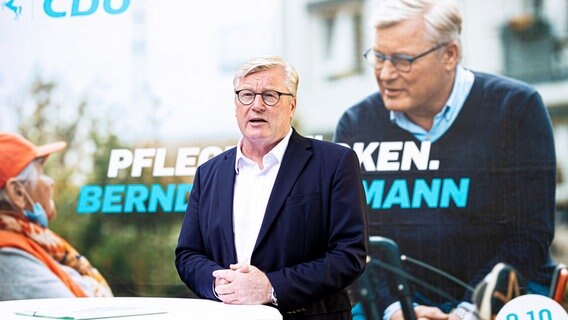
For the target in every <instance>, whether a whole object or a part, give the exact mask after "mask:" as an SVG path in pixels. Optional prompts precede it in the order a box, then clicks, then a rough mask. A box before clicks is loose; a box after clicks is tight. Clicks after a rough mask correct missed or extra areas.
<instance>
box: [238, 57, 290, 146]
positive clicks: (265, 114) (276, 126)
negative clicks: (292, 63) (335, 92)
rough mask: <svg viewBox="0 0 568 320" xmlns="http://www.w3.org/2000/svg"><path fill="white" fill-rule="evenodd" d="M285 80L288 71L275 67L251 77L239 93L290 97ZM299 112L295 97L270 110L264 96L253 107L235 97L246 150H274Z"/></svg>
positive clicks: (258, 96)
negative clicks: (295, 113) (249, 91)
mask: <svg viewBox="0 0 568 320" xmlns="http://www.w3.org/2000/svg"><path fill="white" fill-rule="evenodd" d="M284 79H285V73H284V70H283V69H282V68H279V67H275V68H271V69H269V70H265V71H260V72H256V73H253V74H249V75H248V76H246V77H244V78H243V79H242V80H241V81H240V82H239V83H238V85H237V88H235V90H237V91H238V90H242V89H249V90H252V91H254V92H255V93H261V92H264V91H265V90H275V91H279V92H282V93H289V92H288V89H287V88H286V86H285V85H284ZM295 110H296V99H295V98H294V97H292V96H286V95H282V96H280V100H279V101H278V103H277V104H276V105H274V106H267V105H266V104H265V103H264V101H263V100H262V97H261V95H257V96H256V97H255V99H254V101H253V103H252V104H250V105H244V104H242V103H241V102H240V101H239V99H238V98H237V97H236V96H235V113H236V116H237V122H238V125H239V129H240V130H241V133H242V134H243V137H244V139H243V144H244V145H245V147H253V148H262V149H264V148H268V149H271V148H272V147H274V146H275V145H276V144H278V142H280V141H281V140H282V139H283V138H284V137H285V136H286V134H288V131H289V130H290V125H291V122H292V118H293V116H294V111H295Z"/></svg>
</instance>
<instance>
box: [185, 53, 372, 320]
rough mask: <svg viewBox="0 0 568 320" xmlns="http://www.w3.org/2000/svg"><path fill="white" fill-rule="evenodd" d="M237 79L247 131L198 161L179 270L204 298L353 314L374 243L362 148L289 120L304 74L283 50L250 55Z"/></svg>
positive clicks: (319, 314) (316, 314)
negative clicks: (350, 289) (317, 135)
mask: <svg viewBox="0 0 568 320" xmlns="http://www.w3.org/2000/svg"><path fill="white" fill-rule="evenodd" d="M233 85H234V88H235V95H236V96H235V104H236V107H235V113H236V117H237V122H238V125H239V129H240V131H241V132H242V135H243V136H242V138H241V139H240V141H239V143H238V145H237V147H236V148H233V149H230V150H228V151H226V152H224V153H222V154H220V155H219V156H217V157H215V158H213V159H211V160H209V161H208V162H206V163H205V164H203V165H201V166H200V167H199V168H198V169H197V173H196V175H195V179H194V181H193V190H192V192H191V195H190V199H189V204H188V207H187V211H186V214H185V218H184V222H183V225H182V228H181V232H180V236H179V241H178V245H177V248H176V267H177V270H178V272H179V275H180V277H181V279H182V280H183V281H184V282H185V283H186V284H187V286H188V287H189V288H190V289H191V290H192V291H193V292H195V293H196V294H197V295H198V296H200V297H202V298H207V299H212V300H219V301H223V302H224V303H229V304H270V305H273V306H275V307H277V308H278V310H279V311H280V312H281V313H282V315H283V316H284V319H351V313H350V309H351V304H350V301H349V297H348V295H347V293H346V290H345V288H346V287H347V286H348V285H349V284H351V283H352V282H353V281H354V280H355V279H356V278H357V277H358V276H359V275H360V274H361V273H362V271H363V269H364V266H365V257H366V243H367V233H366V218H365V199H364V193H363V190H362V184H361V176H360V170H359V161H358V159H357V156H356V154H355V153H354V152H353V151H352V150H350V149H348V148H346V147H343V146H339V145H336V144H333V143H330V142H324V141H318V140H313V139H308V138H305V137H302V136H301V135H299V134H298V133H297V132H296V131H295V130H294V129H293V128H292V126H291V122H292V118H293V116H294V112H295V111H296V91H297V87H298V74H297V73H296V71H295V70H294V68H293V67H292V66H291V65H290V64H288V63H287V62H285V61H284V60H282V59H281V58H279V57H272V56H269V57H258V58H253V59H251V60H250V61H248V62H246V63H245V64H243V65H242V66H241V68H240V69H239V70H238V71H237V73H236V74H235V78H234V81H233Z"/></svg>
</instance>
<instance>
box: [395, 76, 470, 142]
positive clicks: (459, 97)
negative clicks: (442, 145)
mask: <svg viewBox="0 0 568 320" xmlns="http://www.w3.org/2000/svg"><path fill="white" fill-rule="evenodd" d="M473 80H474V76H473V72H471V71H469V70H466V69H464V68H463V67H461V66H458V67H457V68H456V80H455V81H454V87H453V88H452V93H451V94H450V97H449V98H448V101H447V102H446V105H445V106H444V108H442V110H441V111H440V112H438V114H436V116H435V117H434V123H433V124H432V128H431V129H430V130H429V131H426V130H424V129H423V128H422V127H420V126H418V125H416V124H415V123H414V122H412V121H410V120H409V119H408V118H407V117H406V116H405V115H404V113H403V112H398V111H391V112H390V118H391V121H392V122H394V123H395V124H396V125H397V126H399V127H400V128H402V129H404V130H406V131H408V132H410V133H412V135H413V136H414V137H416V139H418V140H420V141H430V142H435V141H436V140H438V139H439V138H440V137H441V136H442V135H444V133H446V131H448V129H449V128H450V126H451V125H452V123H454V121H455V120H456V118H457V117H458V114H459V113H460V110H461V108H462V107H463V104H464V102H465V99H467V96H468V95H469V92H470V91H471V87H472V86H473Z"/></svg>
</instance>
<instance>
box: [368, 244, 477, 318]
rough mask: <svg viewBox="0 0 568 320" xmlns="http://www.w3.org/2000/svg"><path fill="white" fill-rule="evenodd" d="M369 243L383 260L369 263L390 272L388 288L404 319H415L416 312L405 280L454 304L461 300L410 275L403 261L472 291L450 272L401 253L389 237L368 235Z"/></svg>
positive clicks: (410, 291)
mask: <svg viewBox="0 0 568 320" xmlns="http://www.w3.org/2000/svg"><path fill="white" fill-rule="evenodd" d="M369 243H370V245H371V246H372V247H376V248H377V249H379V254H380V257H381V259H382V260H383V261H381V260H377V259H375V260H373V259H371V263H370V264H371V265H373V264H374V265H376V266H379V267H381V268H383V269H385V270H387V271H388V272H389V273H391V274H392V276H391V277H388V279H387V281H388V283H389V290H390V291H391V293H393V294H394V295H395V296H396V297H397V298H398V299H399V301H400V304H401V307H402V312H403V315H404V319H405V320H416V314H415V313H414V308H413V307H412V294H413V293H412V290H411V287H410V286H409V284H408V281H407V280H409V281H411V282H413V283H415V284H417V285H419V286H420V287H422V288H424V289H426V290H428V291H430V292H433V293H435V294H437V295H439V296H441V297H444V298H445V299H447V300H448V301H451V302H453V303H455V304H456V305H457V304H459V303H460V302H461V301H459V300H457V299H456V298H454V297H453V296H451V295H449V294H448V293H447V292H445V291H443V290H440V289H438V288H436V287H434V286H433V285H431V284H429V283H427V282H425V281H423V280H420V279H418V278H416V277H414V276H413V275H411V274H410V273H408V272H407V271H406V270H405V269H404V268H403V266H402V262H403V261H404V262H410V263H413V264H415V265H418V266H420V267H422V268H425V269H427V270H429V271H431V272H434V273H436V274H438V275H441V276H442V277H445V278H446V279H449V280H451V281H452V282H454V283H456V284H458V285H459V286H461V287H463V288H465V289H466V290H468V291H471V292H473V291H474V288H473V287H471V286H470V285H468V284H467V283H465V282H463V281H461V280H459V279H458V278H456V277H454V276H452V275H451V274H449V273H447V272H445V271H443V270H440V269H438V268H436V267H434V266H431V265H429V264H427V263H425V262H423V261H420V260H417V259H412V258H410V257H408V256H405V255H401V254H400V251H399V249H398V245H397V244H396V243H395V242H394V241H393V240H391V239H388V238H385V237H380V236H371V237H369ZM476 313H477V312H476Z"/></svg>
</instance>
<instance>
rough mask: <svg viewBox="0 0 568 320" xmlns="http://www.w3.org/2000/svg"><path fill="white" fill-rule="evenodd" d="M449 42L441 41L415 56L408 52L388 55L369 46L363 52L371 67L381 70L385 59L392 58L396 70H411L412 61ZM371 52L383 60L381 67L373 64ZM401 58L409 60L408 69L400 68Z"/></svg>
mask: <svg viewBox="0 0 568 320" xmlns="http://www.w3.org/2000/svg"><path fill="white" fill-rule="evenodd" d="M448 44H450V42H443V43H440V44H439V45H437V46H434V47H432V48H430V49H429V50H427V51H424V52H422V53H420V54H418V55H416V56H414V57H413V56H409V55H406V54H400V53H396V54H393V55H392V56H387V55H384V54H382V53H380V52H378V51H375V50H373V48H369V49H367V51H365V53H363V57H364V58H365V61H366V62H367V64H368V65H370V66H371V67H374V68H376V69H378V70H381V69H382V68H383V66H384V63H385V61H387V60H390V62H391V64H392V65H393V67H394V68H395V69H396V70H398V71H400V72H410V71H411V70H412V63H414V61H416V60H418V59H420V58H422V57H425V56H427V55H428V54H430V53H432V52H434V51H436V50H438V49H441V48H443V47H445V46H447V45H448ZM371 53H372V54H373V55H374V56H375V58H377V59H378V60H380V61H381V62H382V65H381V67H380V68H377V64H376V63H375V64H373V63H371V62H370V61H369V58H368V55H369V54H371ZM401 60H402V61H406V62H408V70H407V69H404V68H403V69H399V67H400V64H399V63H398V61H401Z"/></svg>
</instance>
